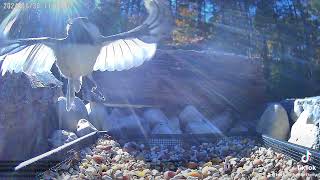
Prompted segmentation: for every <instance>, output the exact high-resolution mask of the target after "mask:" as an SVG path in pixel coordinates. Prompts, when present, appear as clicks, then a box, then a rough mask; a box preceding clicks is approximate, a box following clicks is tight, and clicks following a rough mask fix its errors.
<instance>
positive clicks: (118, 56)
mask: <svg viewBox="0 0 320 180" xmlns="http://www.w3.org/2000/svg"><path fill="white" fill-rule="evenodd" d="M144 4H145V7H146V9H147V11H148V14H149V15H148V17H147V19H146V20H145V21H144V22H143V23H142V24H141V25H140V26H138V27H136V28H134V29H132V30H130V31H128V32H124V33H120V34H116V35H112V36H108V37H103V36H102V37H101V38H100V40H101V41H102V42H103V43H104V46H103V47H102V48H101V52H100V55H99V56H98V58H97V61H96V64H95V65H94V70H95V71H96V70H100V71H105V70H108V71H114V70H117V71H121V70H124V69H130V68H132V67H137V66H140V65H141V64H142V63H143V62H145V61H148V60H150V59H151V58H152V57H153V56H154V54H155V52H156V48H157V42H158V41H159V40H161V39H162V38H164V37H166V36H168V35H169V34H170V33H171V28H172V25H173V19H172V16H171V11H170V8H169V2H168V0H144Z"/></svg>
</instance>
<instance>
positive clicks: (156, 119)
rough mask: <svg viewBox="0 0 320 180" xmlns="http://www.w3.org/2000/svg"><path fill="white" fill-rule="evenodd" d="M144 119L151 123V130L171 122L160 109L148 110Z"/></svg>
mask: <svg viewBox="0 0 320 180" xmlns="http://www.w3.org/2000/svg"><path fill="white" fill-rule="evenodd" d="M143 118H144V119H145V120H146V122H148V123H149V126H150V128H151V129H153V128H154V127H155V126H156V125H157V124H160V123H167V122H168V121H169V120H168V118H167V116H166V115H165V114H164V113H163V112H162V111H161V110H160V109H148V110H146V111H144V113H143Z"/></svg>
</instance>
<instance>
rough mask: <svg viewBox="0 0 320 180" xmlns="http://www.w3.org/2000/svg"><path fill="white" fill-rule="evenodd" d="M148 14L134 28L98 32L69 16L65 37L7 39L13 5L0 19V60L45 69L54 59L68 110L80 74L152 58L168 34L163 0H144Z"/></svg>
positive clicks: (15, 68)
mask: <svg viewBox="0 0 320 180" xmlns="http://www.w3.org/2000/svg"><path fill="white" fill-rule="evenodd" d="M144 5H145V7H146V10H147V12H148V17H147V18H146V19H145V20H144V22H143V23H142V24H141V25H139V26H137V27H136V28H134V29H132V30H130V31H127V32H122V33H119V34H115V35H111V36H103V35H102V34H101V33H100V31H99V29H98V27H97V26H96V25H94V24H93V23H91V22H90V21H89V19H88V18H86V17H77V18H74V19H72V20H71V21H70V22H69V23H68V24H67V27H66V32H67V33H66V35H65V37H64V38H52V37H38V38H27V39H9V38H7V37H6V36H5V35H6V34H7V33H8V31H9V30H10V29H11V27H12V25H13V24H14V22H15V21H16V19H17V17H18V16H19V13H18V12H19V11H18V10H17V9H14V10H13V11H12V12H11V15H9V16H8V17H7V18H6V19H4V21H3V22H2V23H1V26H0V30H1V31H2V32H0V33H2V35H1V36H0V62H1V61H3V62H2V66H1V69H0V70H1V71H2V75H4V74H5V73H6V72H24V73H27V74H35V73H41V72H50V70H51V67H52V66H53V64H54V63H56V65H57V67H58V69H59V71H60V73H61V75H62V76H63V77H65V78H66V79H67V80H68V84H67V93H66V99H67V101H66V109H67V111H70V109H71V106H72V104H73V102H74V98H75V92H79V91H80V90H81V84H82V77H84V76H90V75H91V73H92V72H93V71H98V70H100V71H122V70H127V69H130V68H133V67H138V66H140V65H142V64H143V62H145V61H148V60H150V59H152V57H153V56H154V54H155V52H156V48H157V43H158V42H159V40H161V39H162V38H164V37H166V36H167V35H168V34H170V32H171V27H172V17H171V11H170V9H169V5H168V2H167V0H144ZM12 14H14V15H12Z"/></svg>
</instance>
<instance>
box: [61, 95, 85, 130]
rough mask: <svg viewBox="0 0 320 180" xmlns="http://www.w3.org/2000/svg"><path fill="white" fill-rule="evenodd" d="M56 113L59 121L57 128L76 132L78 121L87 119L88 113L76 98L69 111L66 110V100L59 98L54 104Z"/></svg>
mask: <svg viewBox="0 0 320 180" xmlns="http://www.w3.org/2000/svg"><path fill="white" fill-rule="evenodd" d="M56 111H57V115H58V119H59V128H60V129H65V130H69V131H73V132H76V131H77V124H78V121H79V120H80V119H87V118H88V112H87V109H86V106H85V105H84V103H83V102H82V100H81V99H79V98H78V97H76V98H75V99H74V104H73V105H72V106H71V109H70V111H69V112H68V111H67V110H66V98H65V97H59V98H58V101H57V103H56Z"/></svg>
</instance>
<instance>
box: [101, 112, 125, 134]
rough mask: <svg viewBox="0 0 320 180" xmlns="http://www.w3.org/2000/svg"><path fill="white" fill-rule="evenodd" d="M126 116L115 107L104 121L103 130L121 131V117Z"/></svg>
mask: <svg viewBox="0 0 320 180" xmlns="http://www.w3.org/2000/svg"><path fill="white" fill-rule="evenodd" d="M123 117H125V116H124V114H123V113H122V112H121V111H120V110H119V109H118V108H114V109H113V110H112V111H111V114H110V115H109V116H107V117H106V118H105V119H104V121H103V122H102V130H104V131H111V130H113V131H120V125H119V122H118V121H119V119H121V118H123Z"/></svg>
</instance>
